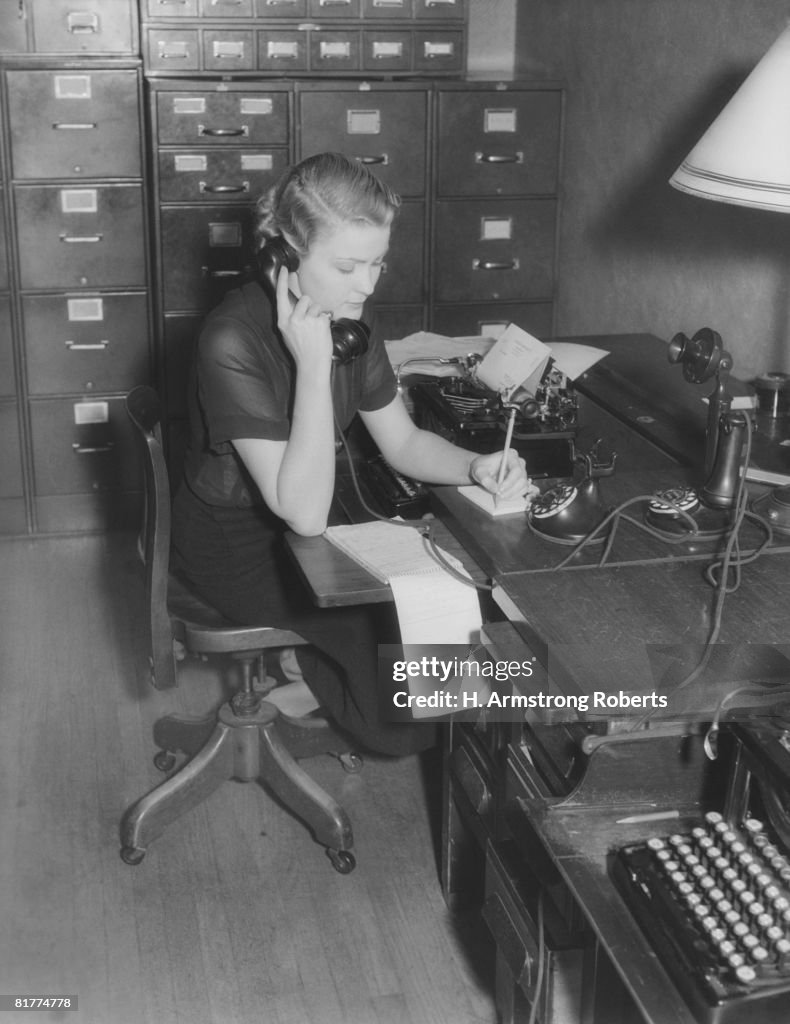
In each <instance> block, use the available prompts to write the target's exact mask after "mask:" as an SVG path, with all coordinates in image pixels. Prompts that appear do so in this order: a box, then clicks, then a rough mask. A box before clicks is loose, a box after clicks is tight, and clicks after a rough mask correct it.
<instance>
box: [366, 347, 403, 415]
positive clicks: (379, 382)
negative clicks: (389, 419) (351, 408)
mask: <svg viewBox="0 0 790 1024" xmlns="http://www.w3.org/2000/svg"><path fill="white" fill-rule="evenodd" d="M366 359H367V362H366V367H365V382H364V387H363V393H362V397H361V400H360V403H359V408H360V410H361V411H362V412H375V411H376V410H377V409H383V408H384V407H385V406H387V405H389V404H390V402H391V401H392V400H393V398H394V397H395V395H396V394H397V391H398V387H397V383H396V381H395V372H394V370H393V369H392V364H391V363H390V361H389V357H388V355H387V350H386V348H385V347H384V342H383V341H382V340H381V339H380V338H376V339H374V340H373V341H372V342H371V345H370V348H369V349H368V354H367V357H366Z"/></svg>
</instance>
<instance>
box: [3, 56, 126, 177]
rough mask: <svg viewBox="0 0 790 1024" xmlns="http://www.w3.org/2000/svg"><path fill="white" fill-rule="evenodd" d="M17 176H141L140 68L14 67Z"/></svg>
mask: <svg viewBox="0 0 790 1024" xmlns="http://www.w3.org/2000/svg"><path fill="white" fill-rule="evenodd" d="M8 106H9V124H10V125H11V153H12V160H13V168H14V170H13V173H14V177H15V178H90V177H94V178H95V177H106V178H111V177H117V178H139V177H140V175H141V173H142V169H141V162H140V130H139V113H138V92H137V72H136V71H84V70H80V71H65V70H64V71H9V72H8Z"/></svg>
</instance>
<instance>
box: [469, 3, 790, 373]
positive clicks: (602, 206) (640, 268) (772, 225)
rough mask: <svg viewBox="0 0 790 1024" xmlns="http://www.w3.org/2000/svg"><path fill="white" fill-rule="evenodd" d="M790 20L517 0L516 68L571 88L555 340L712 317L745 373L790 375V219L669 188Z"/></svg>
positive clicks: (698, 322) (738, 7)
mask: <svg viewBox="0 0 790 1024" xmlns="http://www.w3.org/2000/svg"><path fill="white" fill-rule="evenodd" d="M474 6H475V0H472V8H473V9H474ZM788 17H790V3H788V0H781V2H780V0H748V2H747V3H744V2H743V0H519V3H518V5H517V32H516V46H515V66H516V70H517V72H518V73H519V74H521V75H530V76H539V77H549V78H559V79H561V80H563V81H564V82H565V84H566V86H567V110H566V125H565V156H564V169H563V176H562V220H561V229H560V261H559V301H558V320H557V333H558V334H566V335H569V334H571V335H572V334H597V333H610V332H611V333H620V332H625V333H628V332H635V331H636V332H639V331H647V332H651V333H654V334H657V335H658V336H660V337H662V338H666V339H669V338H670V337H672V335H674V334H675V333H676V332H677V331H681V330H682V331H685V332H686V333H687V334H692V333H693V332H694V331H696V330H697V329H698V328H700V327H703V326H708V327H712V328H713V329H714V330H717V331H718V332H719V333H720V334H721V335H722V338H723V341H724V345H725V348H727V349H728V350H729V351H730V352H731V353H732V355H733V357H734V361H735V371H734V372H735V374H736V375H737V376H739V377H742V378H744V379H748V378H750V377H753V376H754V375H755V374H757V373H760V372H764V371H766V370H775V369H779V370H788V369H790V311H789V309H788V286H790V215H785V214H780V213H772V212H769V211H757V210H749V209H744V208H739V207H735V206H727V205H724V204H722V203H715V202H708V201H705V200H700V199H696V198H694V197H690V196H687V195H684V194H683V193H680V192H678V191H677V190H675V189H673V188H671V187H670V186H669V184H668V179H669V177H670V175H671V174H672V172H673V171H674V169H675V168H676V167H677V165H678V164H679V163H680V162H681V160H682V159H683V158H684V157H685V156H686V154H687V153H688V152H689V150H690V149H691V148H692V146H693V145H694V143H695V142H696V140H697V138H698V137H699V136H700V135H701V134H702V133H703V131H704V130H705V128H706V127H707V126H708V124H710V122H711V121H712V120H713V118H714V117H715V116H716V114H717V113H718V112H719V110H721V108H722V107H723V106H724V105H725V103H726V102H727V100H728V99H729V97H730V96H732V94H733V93H734V92H735V91H736V89H737V87H738V85H739V84H740V82H742V81H743V79H744V78H745V77H746V75H747V74H748V72H749V71H750V70H751V69H752V67H753V66H754V65H755V64H756V63H757V61H758V60H759V59H760V57H761V56H762V55H763V53H764V52H765V51H766V50H767V49H768V48H769V46H770V45H771V44H772V43H773V41H774V40H775V38H776V37H777V36H778V35H779V34H780V32H781V31H782V30H783V28H784V27H785V25H786V23H787V20H788ZM500 45H501V48H502V52H503V61H506V60H507V57H508V52H509V49H510V43H509V40H508V39H507V38H506V37H503V38H502V39H501V40H500ZM788 101H789V103H790V97H788ZM788 117H790V109H789V111H788Z"/></svg>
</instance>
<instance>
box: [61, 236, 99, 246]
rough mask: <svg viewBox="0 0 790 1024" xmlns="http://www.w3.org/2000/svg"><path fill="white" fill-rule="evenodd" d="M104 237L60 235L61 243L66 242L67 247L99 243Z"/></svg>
mask: <svg viewBox="0 0 790 1024" xmlns="http://www.w3.org/2000/svg"><path fill="white" fill-rule="evenodd" d="M103 238H104V235H61V236H60V240H61V242H68V243H69V245H92V244H93V243H94V242H101V240H102V239H103Z"/></svg>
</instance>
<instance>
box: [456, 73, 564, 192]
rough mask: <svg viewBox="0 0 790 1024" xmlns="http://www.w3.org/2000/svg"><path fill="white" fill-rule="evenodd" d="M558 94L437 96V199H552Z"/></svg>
mask: <svg viewBox="0 0 790 1024" xmlns="http://www.w3.org/2000/svg"><path fill="white" fill-rule="evenodd" d="M561 103H562V100H561V95H560V93H559V92H501V93H500V92H479V93H474V92H473V93H463V94H462V93H456V92H444V93H440V95H439V136H440V138H441V140H442V145H441V147H440V150H439V168H438V191H439V194H440V195H443V196H451V195H528V194H534V195H551V194H553V193H554V192H556V190H557V178H558V171H559V142H560V115H561Z"/></svg>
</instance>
